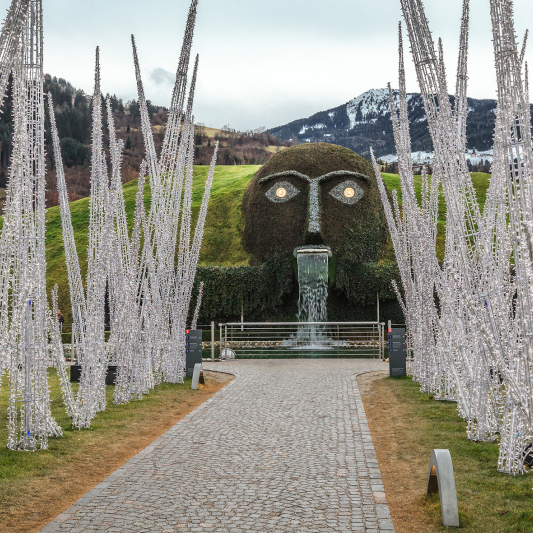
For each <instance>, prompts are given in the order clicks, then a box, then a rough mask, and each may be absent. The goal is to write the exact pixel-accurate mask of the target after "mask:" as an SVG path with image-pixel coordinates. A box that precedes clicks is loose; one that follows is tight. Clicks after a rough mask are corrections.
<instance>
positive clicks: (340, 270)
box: [189, 257, 399, 324]
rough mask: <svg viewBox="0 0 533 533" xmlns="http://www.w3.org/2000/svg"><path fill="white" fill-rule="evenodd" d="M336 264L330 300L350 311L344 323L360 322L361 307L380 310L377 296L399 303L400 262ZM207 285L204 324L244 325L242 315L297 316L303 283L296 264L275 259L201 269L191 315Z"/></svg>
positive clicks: (345, 313) (202, 312)
mask: <svg viewBox="0 0 533 533" xmlns="http://www.w3.org/2000/svg"><path fill="white" fill-rule="evenodd" d="M331 263H332V266H333V267H334V268H332V269H330V299H331V300H332V302H331V303H332V304H333V303H334V302H333V299H335V300H339V298H340V299H341V300H342V301H341V300H339V301H338V302H337V304H338V307H339V309H340V308H342V307H345V308H346V309H344V310H343V313H342V314H343V316H344V317H345V319H349V317H350V315H353V316H354V317H355V316H356V315H357V314H358V311H357V310H358V309H360V308H361V307H364V306H372V305H375V303H376V293H379V297H380V301H382V302H386V301H391V302H394V301H395V300H396V295H395V293H394V291H393V289H392V286H391V280H392V279H396V280H397V281H398V280H399V272H398V267H397V265H396V263H393V262H380V263H354V262H351V261H348V260H345V259H340V258H339V259H338V260H337V261H332V262H331ZM202 281H203V282H204V296H203V301H202V306H201V310H200V317H199V323H203V324H206V323H209V322H210V321H211V320H215V321H216V320H227V321H231V320H240V316H241V311H242V312H243V313H244V317H245V319H246V321H263V320H278V319H282V318H286V317H288V316H290V317H292V316H293V315H295V312H296V311H295V308H296V302H297V299H298V282H297V275H296V272H295V268H294V262H293V261H292V260H291V259H288V258H279V257H275V258H272V259H270V260H269V261H267V262H266V263H264V264H263V265H261V266H237V267H217V266H200V267H198V271H197V275H196V280H195V285H194V289H193V298H192V301H191V307H190V310H189V313H190V314H191V315H192V313H193V312H194V309H195V307H196V298H197V294H198V287H199V285H200V282H202ZM343 302H344V303H343ZM332 311H333V308H332ZM334 314H338V313H334ZM370 314H371V315H373V312H370ZM354 319H355V318H354ZM372 320H373V318H372Z"/></svg>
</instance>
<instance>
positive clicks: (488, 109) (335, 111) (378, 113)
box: [268, 89, 533, 158]
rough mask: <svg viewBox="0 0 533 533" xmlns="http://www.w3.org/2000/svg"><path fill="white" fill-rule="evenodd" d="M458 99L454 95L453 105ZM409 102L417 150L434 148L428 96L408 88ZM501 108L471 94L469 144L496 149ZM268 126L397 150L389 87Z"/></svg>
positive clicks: (309, 138) (295, 136) (282, 135)
mask: <svg viewBox="0 0 533 533" xmlns="http://www.w3.org/2000/svg"><path fill="white" fill-rule="evenodd" d="M393 95H394V99H395V101H396V103H397V104H398V90H396V89H393ZM454 100H455V98H454V97H453V96H450V101H451V102H452V105H453V102H454ZM407 106H408V115H409V122H410V131H411V142H412V150H413V151H414V152H415V151H426V152H429V151H432V150H433V143H432V141H431V136H430V134H429V129H428V125H427V118H426V114H425V111H424V105H423V101H422V95H421V94H420V93H408V94H407ZM532 109H533V106H532ZM495 110H496V100H490V99H486V100H482V99H475V98H468V117H467V131H466V135H467V144H468V148H469V149H474V148H475V149H477V150H488V149H490V148H492V144H493V135H494V125H495V118H496V115H495ZM268 131H269V133H271V134H272V135H275V136H276V137H278V138H279V139H281V141H287V140H290V139H292V140H293V141H297V142H331V143H334V144H340V145H341V146H345V147H347V148H350V149H352V150H354V151H355V152H357V153H358V154H360V155H362V156H363V157H367V158H369V157H370V147H372V149H373V150H374V153H375V154H376V157H377V158H379V157H382V156H385V155H388V154H391V153H395V152H396V148H395V146H394V135H393V130H392V121H391V113H390V107H389V91H388V89H370V90H369V91H366V92H364V93H363V94H361V95H359V96H357V97H356V98H353V99H352V100H350V101H348V102H346V103H345V104H342V105H340V106H337V107H334V108H331V109H327V110H325V111H319V112H318V113H315V114H313V115H311V116H310V117H307V118H302V119H298V120H293V121H292V122H289V123H287V124H285V125H282V126H278V127H275V128H271V129H269V130H268Z"/></svg>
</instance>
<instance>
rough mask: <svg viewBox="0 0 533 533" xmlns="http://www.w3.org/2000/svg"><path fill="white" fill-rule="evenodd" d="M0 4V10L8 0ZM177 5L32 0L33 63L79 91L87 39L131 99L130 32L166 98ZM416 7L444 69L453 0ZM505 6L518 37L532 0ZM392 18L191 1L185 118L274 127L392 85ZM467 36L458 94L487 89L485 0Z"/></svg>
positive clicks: (181, 8) (259, 2) (180, 27)
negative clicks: (192, 59) (194, 6)
mask: <svg viewBox="0 0 533 533" xmlns="http://www.w3.org/2000/svg"><path fill="white" fill-rule="evenodd" d="M0 3H1V6H2V9H7V7H8V4H9V3H10V2H9V1H8V0H0ZM189 3H190V2H189V0H151V1H150V2H148V1H146V0H128V1H119V0H89V1H80V0H77V1H72V0H44V1H43V4H44V10H45V11H44V13H45V14H44V17H45V18H44V31H45V58H44V65H45V71H46V72H49V73H50V74H52V75H55V76H58V77H59V76H60V77H63V78H65V79H67V80H68V81H70V82H71V83H72V84H73V85H74V86H75V87H76V88H81V89H83V90H84V91H86V92H87V93H91V92H92V86H93V69H94V66H93V65H94V50H95V47H96V46H97V45H99V46H100V49H101V63H102V90H103V92H104V93H107V92H110V93H116V94H117V96H119V97H121V98H123V99H124V100H128V99H131V98H135V97H136V87H135V77H134V70H133V62H132V57H131V45H130V34H131V33H133V34H135V37H136V39H137V46H138V49H139V58H140V62H141V69H142V73H143V79H144V83H145V91H146V94H147V98H149V99H150V100H152V102H154V103H156V104H160V105H168V104H169V103H170V96H171V91H172V83H173V80H174V78H175V70H176V66H177V61H178V58H179V52H180V47H181V41H182V38H183V32H184V26H185V19H186V16H187V11H188V7H189ZM425 4H426V10H427V11H426V14H427V16H428V18H429V22H430V27H431V29H432V31H433V34H434V36H435V38H436V37H439V36H440V37H442V38H443V40H444V47H445V59H446V64H447V69H448V73H449V75H450V76H453V75H454V73H455V69H456V55H457V43H458V39H459V22H460V16H461V5H462V0H446V1H445V2H443V1H442V0H426V2H425ZM515 13H516V29H517V33H518V35H519V37H520V39H521V38H522V36H523V33H524V31H525V29H526V27H527V24H531V22H533V2H532V1H531V0H516V2H515ZM400 18H401V13H400V0H372V1H368V0H330V1H329V2H328V1H324V0H200V3H199V7H198V20H197V28H196V34H195V39H194V45H193V52H194V53H199V54H200V72H199V79H198V87H197V93H196V100H195V115H196V120H197V121H199V122H203V123H205V124H206V125H208V126H213V127H222V126H223V125H226V124H228V125H229V126H231V127H233V128H236V129H239V130H245V129H253V128H257V127H260V126H265V127H274V126H278V125H282V124H285V123H287V122H289V121H291V120H296V119H298V118H303V117H306V116H309V115H311V114H313V113H315V112H318V111H323V110H325V109H329V108H331V107H336V106H338V105H341V104H343V103H345V102H347V101H348V100H350V99H352V98H354V97H356V96H358V95H359V94H361V93H363V92H365V91H366V90H368V89H371V88H381V87H385V86H386V84H387V82H389V81H391V82H392V84H393V86H395V87H397V85H398V83H397V24H398V21H399V20H400ZM531 29H532V30H533V27H532V28H531ZM470 36H471V39H470V43H471V46H470V64H469V68H470V87H469V89H470V90H469V96H471V97H474V98H494V97H495V75H494V69H493V52H492V42H491V28H490V16H489V2H488V0H471V33H470ZM531 45H532V46H533V42H532V43H531ZM406 52H408V50H407V49H406ZM407 57H408V60H409V61H408V91H413V92H414V91H417V90H418V88H417V84H416V79H415V75H414V68H413V67H412V61H411V59H410V56H409V55H407ZM528 58H533V54H530V53H528ZM450 82H452V80H451V79H450ZM454 85H455V83H454V82H453V83H450V86H454Z"/></svg>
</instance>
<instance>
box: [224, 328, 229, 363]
mask: <svg viewBox="0 0 533 533" xmlns="http://www.w3.org/2000/svg"><path fill="white" fill-rule="evenodd" d="M224 350H226V351H225V352H224V353H225V354H226V359H227V358H228V350H229V348H228V325H227V324H226V325H225V326H224Z"/></svg>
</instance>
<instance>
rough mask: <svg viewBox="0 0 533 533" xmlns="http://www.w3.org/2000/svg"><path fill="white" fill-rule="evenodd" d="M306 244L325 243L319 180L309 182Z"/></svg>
mask: <svg viewBox="0 0 533 533" xmlns="http://www.w3.org/2000/svg"><path fill="white" fill-rule="evenodd" d="M304 243H305V244H324V239H323V237H322V232H321V220H320V196H319V187H318V180H313V181H311V182H310V184H309V205H308V207H307V231H306V232H305V242H304Z"/></svg>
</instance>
